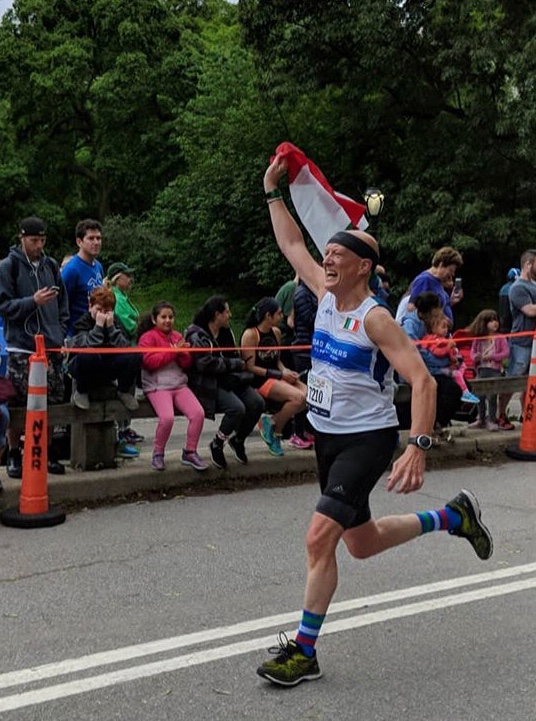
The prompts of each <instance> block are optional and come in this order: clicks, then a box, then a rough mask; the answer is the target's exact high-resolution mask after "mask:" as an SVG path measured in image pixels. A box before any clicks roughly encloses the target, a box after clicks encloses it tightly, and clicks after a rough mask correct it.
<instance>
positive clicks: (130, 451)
mask: <svg viewBox="0 0 536 721" xmlns="http://www.w3.org/2000/svg"><path fill="white" fill-rule="evenodd" d="M115 455H116V456H118V458H137V457H138V456H139V455H140V450H139V448H136V446H131V445H129V444H128V443H125V442H124V441H120V442H119V443H118V444H117V451H116V453H115Z"/></svg>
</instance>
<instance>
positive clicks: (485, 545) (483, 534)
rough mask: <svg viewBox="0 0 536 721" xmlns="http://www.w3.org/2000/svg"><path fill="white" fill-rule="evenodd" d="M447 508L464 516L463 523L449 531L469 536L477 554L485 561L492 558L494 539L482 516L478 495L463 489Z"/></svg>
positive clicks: (457, 534)
mask: <svg viewBox="0 0 536 721" xmlns="http://www.w3.org/2000/svg"><path fill="white" fill-rule="evenodd" d="M447 508H451V509H452V510H453V511H456V513H459V514H460V516H461V517H462V525H461V526H460V527H459V528H456V529H455V530H453V531H449V533H451V534H452V535H453V536H460V537H461V538H467V540H468V541H469V543H470V544H471V546H472V547H473V548H474V549H475V553H476V555H477V556H478V557H479V558H481V559H482V560H483V561H486V560H487V559H488V558H491V554H492V553H493V539H492V537H491V533H490V532H489V531H488V529H487V528H486V526H485V525H484V524H483V523H482V520H481V518H480V516H481V511H480V505H479V503H478V501H477V499H476V496H474V495H473V494H472V493H471V492H470V491H465V490H462V491H461V492H460V493H458V495H457V496H456V498H454V499H453V500H452V501H449V502H448V503H447Z"/></svg>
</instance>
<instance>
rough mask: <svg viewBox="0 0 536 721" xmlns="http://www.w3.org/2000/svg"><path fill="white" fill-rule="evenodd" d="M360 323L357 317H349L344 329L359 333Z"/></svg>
mask: <svg viewBox="0 0 536 721" xmlns="http://www.w3.org/2000/svg"><path fill="white" fill-rule="evenodd" d="M359 326H360V323H359V321H358V320H356V318H347V319H346V320H345V321H344V326H343V328H344V330H349V331H350V333H357V331H358V330H359Z"/></svg>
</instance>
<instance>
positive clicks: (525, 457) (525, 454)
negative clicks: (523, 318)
mask: <svg viewBox="0 0 536 721" xmlns="http://www.w3.org/2000/svg"><path fill="white" fill-rule="evenodd" d="M506 455H507V456H510V458H515V459H516V460H518V461H536V334H535V335H534V340H533V341H532V352H531V359H530V368H529V377H528V378H527V390H526V391H525V406H524V408H523V425H522V427H521V438H520V440H519V446H509V447H508V448H507V449H506Z"/></svg>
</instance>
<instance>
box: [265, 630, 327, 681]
mask: <svg viewBox="0 0 536 721" xmlns="http://www.w3.org/2000/svg"><path fill="white" fill-rule="evenodd" d="M278 642H279V646H274V647H272V648H269V649H268V653H272V654H274V655H275V656H276V657H275V658H274V659H273V660H270V661H265V662H264V663H263V664H261V665H260V666H259V668H258V669H257V673H258V674H259V676H262V677H263V678H266V679H268V681H271V682H272V683H275V684H278V685H279V686H297V684H299V683H301V682H302V681H314V680H315V679H317V678H320V677H321V676H322V672H321V671H320V669H319V667H318V661H317V660H316V653H315V655H314V656H313V657H312V658H309V657H308V656H306V655H305V654H304V653H302V650H301V646H300V645H299V644H297V643H296V641H289V640H288V638H287V636H286V634H285V633H283V632H281V633H280V634H279V638H278Z"/></svg>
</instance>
